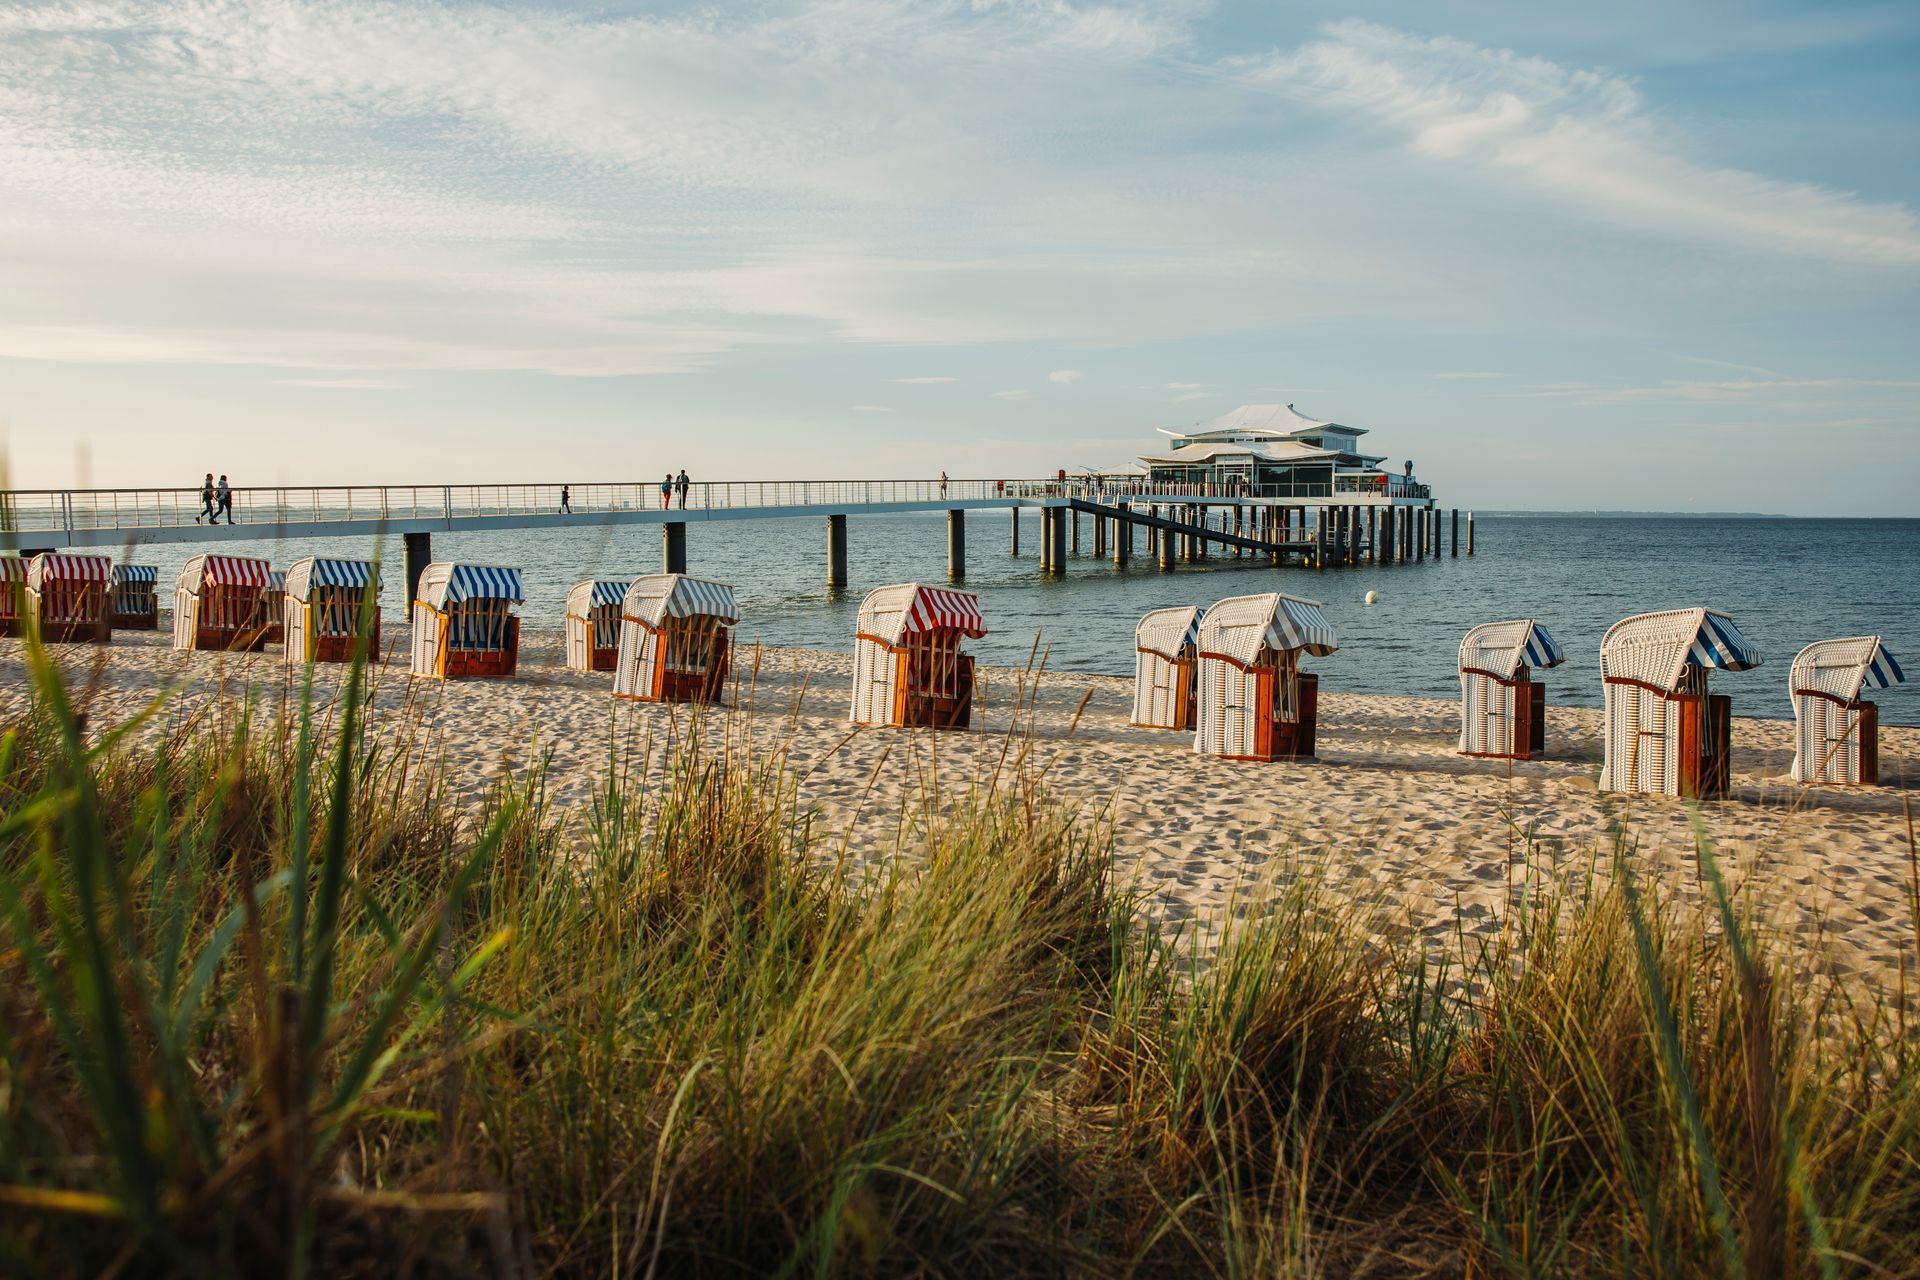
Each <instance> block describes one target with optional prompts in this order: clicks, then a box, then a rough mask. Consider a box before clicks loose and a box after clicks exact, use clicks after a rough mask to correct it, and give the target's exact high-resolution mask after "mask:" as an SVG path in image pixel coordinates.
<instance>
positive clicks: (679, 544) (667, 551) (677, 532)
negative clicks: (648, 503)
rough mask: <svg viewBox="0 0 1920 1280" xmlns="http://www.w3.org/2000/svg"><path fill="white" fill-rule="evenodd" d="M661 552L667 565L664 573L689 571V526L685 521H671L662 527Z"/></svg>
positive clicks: (662, 558)
mask: <svg viewBox="0 0 1920 1280" xmlns="http://www.w3.org/2000/svg"><path fill="white" fill-rule="evenodd" d="M660 551H661V560H662V561H663V562H664V564H665V568H664V570H663V572H666V573H685V572H686V571H687V525H686V522H685V521H684V520H669V521H667V523H665V524H663V525H661V526H660Z"/></svg>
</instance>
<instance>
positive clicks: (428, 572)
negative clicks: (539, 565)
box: [419, 560, 526, 609]
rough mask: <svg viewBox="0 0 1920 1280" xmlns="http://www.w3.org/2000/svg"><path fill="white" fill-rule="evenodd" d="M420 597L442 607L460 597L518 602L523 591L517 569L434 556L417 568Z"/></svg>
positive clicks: (459, 599)
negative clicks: (465, 562)
mask: <svg viewBox="0 0 1920 1280" xmlns="http://www.w3.org/2000/svg"><path fill="white" fill-rule="evenodd" d="M419 598H420V599H421V600H424V601H426V602H427V603H428V604H430V605H432V606H433V607H434V608H436V609H445V608H447V607H448V606H449V605H455V604H459V603H460V602H461V601H462V600H510V601H512V602H513V603H514V604H519V603H520V602H521V601H522V600H524V599H526V593H525V592H524V590H523V589H522V587H521V583H520V571H519V570H518V569H507V568H503V567H501V566H499V565H488V564H455V563H453V562H452V561H449V560H437V561H435V562H434V563H432V564H430V565H428V566H427V567H426V568H424V569H422V570H421V571H420V595H419Z"/></svg>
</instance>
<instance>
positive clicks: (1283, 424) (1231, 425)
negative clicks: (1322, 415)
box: [1180, 404, 1366, 438]
mask: <svg viewBox="0 0 1920 1280" xmlns="http://www.w3.org/2000/svg"><path fill="white" fill-rule="evenodd" d="M1329 427H1331V428H1332V429H1334V430H1335V431H1347V432H1351V433H1352V434H1354V435H1356V436H1357V435H1364V434H1366V429H1365V428H1364V427H1348V426H1342V425H1341V424H1340V423H1338V422H1322V421H1321V420H1320V419H1318V418H1309V417H1308V416H1307V415H1306V414H1304V413H1301V412H1300V411H1299V410H1298V409H1296V408H1294V407H1293V406H1292V405H1290V404H1243V405H1241V406H1240V407H1239V408H1238V409H1233V410H1230V411H1228V412H1226V413H1223V414H1221V415H1220V416H1219V417H1217V418H1213V419H1210V420H1209V421H1206V422H1202V423H1198V424H1196V425H1195V426H1194V427H1193V428H1192V429H1191V430H1189V431H1183V432H1181V433H1180V434H1181V435H1184V436H1187V437H1189V438H1195V437H1199V436H1207V435H1223V434H1226V433H1229V432H1235V433H1240V432H1254V433H1259V434H1263V435H1272V436H1296V435H1302V434H1311V433H1312V432H1315V431H1324V430H1326V429H1327V428H1329Z"/></svg>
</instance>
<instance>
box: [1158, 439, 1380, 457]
mask: <svg viewBox="0 0 1920 1280" xmlns="http://www.w3.org/2000/svg"><path fill="white" fill-rule="evenodd" d="M1235 456H1242V457H1254V458H1263V459H1265V460H1266V461H1268V462H1332V461H1334V460H1335V459H1337V458H1344V457H1361V456H1363V455H1360V454H1349V453H1347V452H1346V451H1345V450H1342V449H1322V448H1320V447H1319V446H1317V445H1311V444H1302V443H1301V442H1300V441H1298V440H1221V441H1213V440H1199V441H1195V442H1194V443H1193V444H1189V445H1183V446H1181V447H1180V448H1177V449H1173V450H1171V451H1169V452H1167V453H1143V454H1141V455H1140V461H1142V462H1206V461H1208V460H1209V459H1212V458H1217V457H1235Z"/></svg>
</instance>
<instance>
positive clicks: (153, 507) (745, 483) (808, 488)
mask: <svg viewBox="0 0 1920 1280" xmlns="http://www.w3.org/2000/svg"><path fill="white" fill-rule="evenodd" d="M1048 483H1051V482H1041V481H1027V480H945V481H942V480H937V479H936V480H728V481H713V482H694V483H690V484H689V485H688V487H687V490H686V492H685V493H684V494H683V493H681V492H680V491H679V490H677V489H676V490H674V491H673V492H672V493H671V494H670V495H668V494H663V493H662V492H661V488H660V482H659V481H657V480H655V481H651V482H645V481H643V482H639V483H619V484H566V485H562V484H455V485H335V486H317V487H309V488H271V489H265V488H244V489H234V490H232V494H233V506H232V511H231V516H230V517H229V516H228V515H226V514H218V513H216V514H217V518H218V519H219V522H220V523H222V524H224V523H226V522H227V520H228V519H229V518H231V519H232V521H233V523H234V524H240V525H246V524H308V523H311V524H327V523H333V522H343V521H364V520H434V519H454V518H456V517H475V516H527V515H540V514H553V513H557V512H560V511H561V510H562V497H563V494H564V497H565V499H566V501H565V509H566V510H570V511H572V512H575V513H579V514H588V513H593V512H602V513H604V512H618V511H652V510H659V509H661V508H663V507H667V506H668V505H669V504H670V505H671V508H672V509H673V510H676V511H678V510H694V511H699V510H715V509H721V508H755V507H806V506H848V507H858V506H869V505H885V504H892V503H911V502H929V503H930V502H941V501H947V500H953V501H984V500H988V499H996V498H1012V497H1019V496H1022V495H1024V494H1026V493H1027V492H1029V491H1030V490H1034V489H1037V488H1040V487H1042V486H1044V485H1045V484H1048ZM1056 492H1057V489H1056ZM208 520H209V515H208V512H207V509H206V505H205V504H204V503H203V502H202V500H201V495H200V490H198V489H15V490H10V491H5V492H0V530H6V531H10V532H12V533H15V534H36V533H44V534H59V533H67V532H72V531H74V530H100V529H151V528H174V527H181V526H186V525H193V524H200V523H206V522H208Z"/></svg>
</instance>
